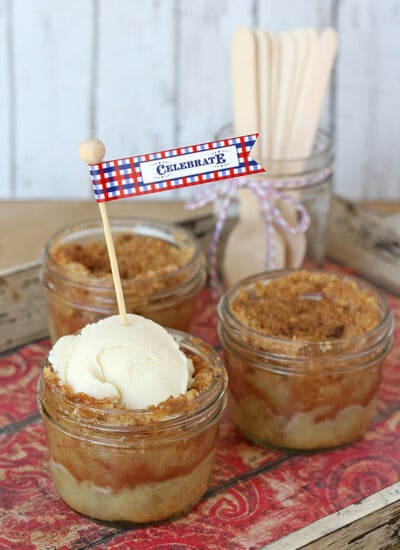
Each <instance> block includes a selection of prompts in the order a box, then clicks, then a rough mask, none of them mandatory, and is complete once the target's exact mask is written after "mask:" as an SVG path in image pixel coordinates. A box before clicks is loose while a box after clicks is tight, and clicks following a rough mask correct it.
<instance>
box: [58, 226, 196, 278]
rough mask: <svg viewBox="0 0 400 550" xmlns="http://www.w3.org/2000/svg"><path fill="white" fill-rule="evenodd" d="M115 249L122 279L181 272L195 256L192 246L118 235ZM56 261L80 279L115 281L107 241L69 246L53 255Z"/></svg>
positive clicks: (61, 248) (132, 235) (60, 248)
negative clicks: (95, 278)
mask: <svg viewBox="0 0 400 550" xmlns="http://www.w3.org/2000/svg"><path fill="white" fill-rule="evenodd" d="M114 246H115V251H116V255H117V258H118V266H119V271H120V275H121V278H122V279H143V278H147V277H152V276H154V275H157V276H160V275H163V274H167V273H171V272H173V271H176V270H178V269H179V268H180V267H182V266H183V265H185V264H187V263H188V262H189V261H190V259H191V257H192V256H193V252H194V251H193V249H192V248H191V247H189V246H187V247H186V248H179V247H177V246H175V245H173V244H171V243H169V242H167V241H164V240H163V239H158V238H156V237H147V236H145V235H135V234H132V233H118V234H116V235H115V236H114ZM51 256H52V259H53V261H54V262H55V263H56V264H58V265H60V266H64V267H65V268H66V269H68V271H70V272H71V273H72V274H74V275H76V276H77V277H86V278H88V277H99V278H109V279H111V266H110V261H109V258H108V253H107V247H106V244H105V242H103V241H95V240H91V241H88V242H86V243H83V244H80V243H66V244H62V245H60V246H58V247H57V248H55V249H54V250H53V251H52V252H51Z"/></svg>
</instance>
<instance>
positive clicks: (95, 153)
mask: <svg viewBox="0 0 400 550" xmlns="http://www.w3.org/2000/svg"><path fill="white" fill-rule="evenodd" d="M105 154H106V148H105V147H104V143H103V142H102V141H100V140H99V139H96V138H90V139H85V141H82V143H81V144H80V146H79V156H80V158H81V159H82V160H83V161H84V162H86V164H98V163H99V162H101V161H102V160H103V158H104V155H105Z"/></svg>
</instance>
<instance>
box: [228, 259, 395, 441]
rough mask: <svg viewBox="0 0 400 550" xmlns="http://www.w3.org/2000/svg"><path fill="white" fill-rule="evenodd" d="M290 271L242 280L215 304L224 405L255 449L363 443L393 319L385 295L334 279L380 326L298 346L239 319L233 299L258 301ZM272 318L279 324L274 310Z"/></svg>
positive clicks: (366, 286)
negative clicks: (366, 303) (351, 290)
mask: <svg viewBox="0 0 400 550" xmlns="http://www.w3.org/2000/svg"><path fill="white" fill-rule="evenodd" d="M293 271H294V270H289V271H288V270H286V271H285V270H283V271H275V272H266V273H261V274H258V275H256V276H251V277H248V278H246V279H243V280H242V281H240V282H238V283H237V284H236V285H234V286H233V287H231V288H230V289H229V290H228V291H227V292H226V293H225V294H224V295H223V296H222V298H221V300H220V302H219V305H218V313H219V317H220V322H219V327H218V332H219V338H220V341H221V344H222V346H223V350H224V357H225V365H226V369H227V371H228V376H229V388H228V394H229V400H228V406H229V409H230V412H231V415H232V417H233V420H234V422H235V423H236V425H237V426H238V428H239V429H240V431H241V432H242V433H243V434H244V435H245V437H247V438H248V439H250V440H251V441H253V442H255V443H257V444H259V445H263V446H270V447H274V448H280V449H285V450H296V451H310V450H321V449H326V448H333V447H337V446H341V445H343V444H345V443H349V442H351V441H353V440H356V439H358V438H360V437H361V436H362V435H363V434H364V433H365V431H366V430H367V428H368V425H369V423H370V421H371V419H372V417H373V415H374V413H375V410H376V403H377V397H378V390H379V385H380V380H381V371H382V366H383V364H384V361H385V358H386V356H387V354H388V352H389V350H390V348H391V345H392V334H393V325H394V323H393V317H392V314H391V311H390V309H389V307H388V304H387V302H386V300H385V298H384V297H383V296H382V295H381V294H380V293H379V292H377V291H376V290H375V289H374V288H373V287H372V286H371V285H369V284H367V283H365V282H363V281H361V280H359V279H357V278H355V277H349V276H347V275H346V276H339V275H338V277H339V281H345V280H347V281H352V282H353V283H354V284H355V285H356V288H357V289H360V290H365V291H366V292H368V293H369V295H370V296H373V297H374V299H376V303H377V307H378V313H379V318H380V321H379V322H378V324H377V325H376V326H375V328H373V329H371V330H367V331H365V332H364V333H362V334H359V335H357V336H352V337H349V338H344V337H338V338H334V339H329V340H328V339H324V340H321V341H307V340H304V341H302V340H300V339H299V340H297V339H289V338H284V337H276V336H269V335H268V334H266V333H265V331H261V330H258V329H254V328H250V326H247V321H246V324H243V322H241V321H240V320H239V319H238V318H237V315H235V313H234V312H233V311H232V308H231V304H232V300H234V299H235V298H237V297H238V296H240V300H245V301H247V300H250V301H251V300H258V299H260V298H258V297H257V291H256V289H257V285H260V284H261V285H268V284H269V283H270V282H271V281H273V280H274V279H276V278H279V277H281V278H282V277H285V276H286V275H289V274H290V273H293ZM311 273H323V272H318V271H311ZM307 298H309V299H311V300H312V299H318V297H315V296H309V297H306V299H307ZM284 299H286V297H285V298H284ZM299 299H303V297H300V298H299ZM339 299H340V298H339ZM236 303H237V302H236ZM267 315H269V314H268V313H267ZM315 315H317V314H315ZM271 316H273V317H274V318H275V319H276V316H274V312H273V311H272V310H271ZM264 319H265V317H264ZM315 319H316V322H317V323H318V324H319V323H320V321H319V318H318V317H316V318H315ZM249 324H250V323H249ZM253 326H258V325H255V324H254V325H253Z"/></svg>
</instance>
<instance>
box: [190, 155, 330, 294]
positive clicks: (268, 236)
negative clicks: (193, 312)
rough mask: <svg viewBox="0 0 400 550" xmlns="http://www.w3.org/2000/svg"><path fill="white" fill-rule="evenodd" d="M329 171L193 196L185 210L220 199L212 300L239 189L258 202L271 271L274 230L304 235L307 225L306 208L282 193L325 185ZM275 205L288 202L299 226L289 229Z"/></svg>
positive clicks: (237, 182) (242, 181)
mask: <svg viewBox="0 0 400 550" xmlns="http://www.w3.org/2000/svg"><path fill="white" fill-rule="evenodd" d="M332 171H333V165H331V166H328V167H327V168H325V169H324V170H321V171H319V172H317V173H315V174H313V175H312V176H309V177H306V178H297V179H291V180H280V179H268V180H267V179H248V178H237V179H231V180H229V181H227V182H224V183H222V184H220V185H218V186H217V187H215V188H214V189H211V190H210V189H208V188H203V189H201V190H200V191H199V192H197V193H194V194H193V196H192V197H191V198H190V199H189V201H188V202H187V203H186V204H185V207H186V208H187V209H188V210H195V209H196V208H201V207H202V206H205V205H206V204H208V203H210V202H215V201H216V200H217V199H218V198H222V199H223V200H222V204H221V209H220V211H219V213H218V218H217V221H216V226H215V231H214V234H213V237H212V239H211V243H210V249H209V276H210V286H211V292H212V296H213V298H214V300H218V299H219V296H220V285H219V282H218V275H217V251H218V243H219V239H220V237H221V233H222V230H223V228H224V225H225V222H226V219H227V217H228V211H229V207H230V204H231V202H232V200H233V198H234V197H235V195H236V193H237V190H238V189H239V188H240V187H246V188H248V189H250V190H251V191H252V192H253V193H254V194H255V195H256V197H257V199H258V203H259V207H260V212H261V216H262V219H263V222H264V227H265V242H266V255H265V260H264V267H265V269H266V270H271V269H274V268H275V267H276V240H275V229H274V226H278V227H279V228H280V229H281V230H282V231H283V232H285V233H289V234H292V235H293V234H294V235H296V234H299V233H304V232H305V231H307V229H308V227H309V225H310V216H309V214H308V212H307V210H306V208H305V206H304V205H303V204H302V203H301V202H300V201H299V200H296V199H295V198H293V196H291V195H290V194H288V193H286V192H285V191H286V190H297V189H301V188H303V187H307V186H309V185H312V184H316V183H320V182H322V181H324V180H325V179H326V178H327V177H328V176H329V175H330V174H331V173H332ZM278 201H280V202H282V201H284V202H287V203H289V204H290V205H291V206H293V207H294V208H295V210H296V211H297V213H298V215H299V222H298V224H297V225H295V226H293V225H290V224H289V223H288V221H287V220H286V219H285V218H284V217H283V216H282V214H281V212H280V210H279V208H278V207H277V206H276V204H277V202H278Z"/></svg>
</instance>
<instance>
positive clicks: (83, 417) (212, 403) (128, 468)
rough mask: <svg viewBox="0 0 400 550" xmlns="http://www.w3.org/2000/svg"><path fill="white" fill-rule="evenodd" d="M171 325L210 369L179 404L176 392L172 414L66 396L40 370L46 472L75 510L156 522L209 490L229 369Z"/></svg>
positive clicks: (95, 515)
mask: <svg viewBox="0 0 400 550" xmlns="http://www.w3.org/2000/svg"><path fill="white" fill-rule="evenodd" d="M168 330H169V332H170V334H172V336H173V337H174V338H175V339H176V340H177V341H178V343H179V345H180V349H181V350H182V351H183V352H184V353H185V354H188V355H189V356H191V357H192V358H193V357H197V358H198V359H199V361H202V362H205V363H206V365H207V367H209V368H210V369H211V370H212V381H211V384H210V385H209V386H208V387H207V388H205V389H204V391H200V393H199V394H198V395H197V397H195V399H194V400H192V401H191V402H190V403H189V404H186V406H185V407H181V405H180V401H179V397H178V398H176V399H177V405H176V406H174V409H173V411H174V414H172V413H169V414H167V413H166V414H165V415H163V414H161V415H160V412H159V411H158V412H154V410H152V409H151V408H148V409H140V410H126V409H124V410H120V409H111V408H105V407H104V405H103V406H96V405H95V404H92V403H85V402H83V400H81V401H80V400H79V398H78V399H68V398H67V397H66V394H65V392H63V391H60V388H59V387H58V386H57V384H54V383H52V382H51V381H50V382H49V380H48V378H47V377H46V376H44V375H43V373H42V375H41V376H40V378H39V381H38V406H39V411H40V413H41V415H42V417H43V421H44V425H45V430H46V437H47V442H48V448H49V458H50V471H51V475H52V478H53V481H54V484H55V486H56V488H57V490H58V492H59V494H60V496H61V498H62V499H63V500H64V501H65V502H66V504H68V505H69V506H70V507H71V508H72V509H73V510H75V511H77V512H79V513H81V514H84V515H86V516H89V517H92V518H96V519H99V520H104V521H113V522H118V521H124V522H131V523H153V522H160V521H164V520H166V519H171V518H175V517H177V516H179V515H182V514H184V513H186V512H187V511H188V510H190V509H191V508H192V507H193V506H194V505H195V504H197V502H198V501H199V500H200V499H201V497H202V496H203V495H204V493H205V492H206V490H207V488H208V486H209V482H210V478H211V473H212V469H213V465H214V459H215V451H216V446H217V441H218V434H219V424H220V418H221V415H222V413H223V411H224V409H225V406H226V386H227V375H226V371H225V369H224V367H223V365H222V363H221V361H220V359H219V358H218V356H217V355H216V353H215V351H214V349H213V348H211V347H210V346H208V345H207V344H205V343H203V342H201V341H199V340H198V339H195V338H193V337H191V336H190V335H188V334H185V333H181V332H180V331H175V330H172V329H168ZM46 366H48V360H47V359H46V360H45V362H44V365H43V368H45V367H46ZM170 399H171V398H170ZM180 407H181V408H180Z"/></svg>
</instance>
